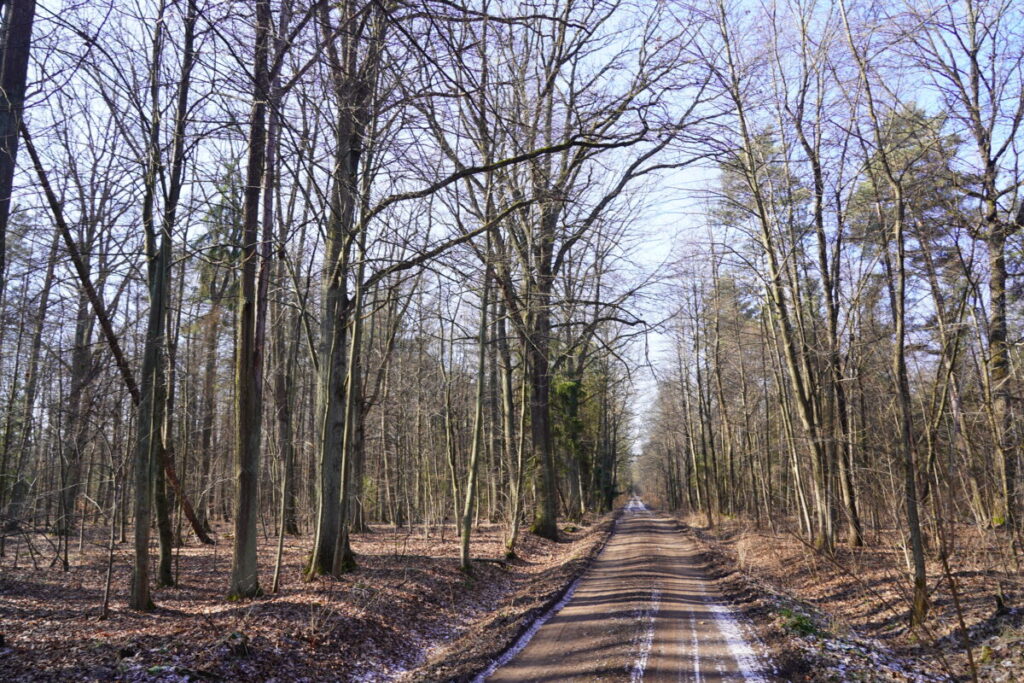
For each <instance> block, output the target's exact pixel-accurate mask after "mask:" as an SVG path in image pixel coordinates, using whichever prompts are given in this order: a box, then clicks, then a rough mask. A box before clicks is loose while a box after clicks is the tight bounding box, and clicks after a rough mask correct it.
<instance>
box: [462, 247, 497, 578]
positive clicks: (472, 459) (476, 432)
mask: <svg viewBox="0 0 1024 683" xmlns="http://www.w3.org/2000/svg"><path fill="white" fill-rule="evenodd" d="M489 241H490V239H489V238H488V242H489ZM487 251H488V253H490V249H488V250H487ZM490 287H491V279H490V277H488V276H487V275H486V274H485V275H484V291H483V296H482V300H481V303H480V333H479V336H478V344H479V349H478V351H479V356H478V360H477V371H476V404H475V409H474V413H473V445H472V447H471V450H470V454H469V467H468V471H467V473H466V496H465V498H466V500H465V504H464V505H463V507H462V525H461V532H462V538H461V544H460V553H459V566H460V567H461V569H462V571H464V572H467V573H468V572H472V570H473V564H472V559H471V558H470V556H469V539H470V535H471V534H472V531H473V505H474V503H475V496H476V487H477V470H478V467H479V461H480V449H481V448H482V445H483V431H484V385H485V384H486V381H485V380H486V373H487V324H488V323H487V309H488V307H489V306H490V294H491V290H490Z"/></svg>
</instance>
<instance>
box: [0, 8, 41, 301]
mask: <svg viewBox="0 0 1024 683" xmlns="http://www.w3.org/2000/svg"><path fill="white" fill-rule="evenodd" d="M5 4H9V7H8V8H7V12H6V17H5V18H6V21H5V22H4V25H3V27H2V28H0V31H2V35H0V40H2V41H3V42H2V44H0V293H2V291H3V290H5V289H6V288H7V224H8V221H9V219H10V215H11V192H12V190H13V188H14V169H15V165H16V161H17V157H18V128H19V127H20V125H21V115H22V111H23V109H24V106H25V82H26V79H27V77H28V61H29V52H30V50H31V45H32V21H33V19H34V18H35V14H36V3H35V0H9V3H5ZM2 299H3V296H0V300H2Z"/></svg>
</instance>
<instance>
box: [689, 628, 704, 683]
mask: <svg viewBox="0 0 1024 683" xmlns="http://www.w3.org/2000/svg"><path fill="white" fill-rule="evenodd" d="M690 646H691V647H692V648H693V680H694V683H701V682H702V681H703V680H704V677H703V676H701V673H700V636H698V635H697V618H696V617H695V616H694V615H693V612H692V611H691V612H690Z"/></svg>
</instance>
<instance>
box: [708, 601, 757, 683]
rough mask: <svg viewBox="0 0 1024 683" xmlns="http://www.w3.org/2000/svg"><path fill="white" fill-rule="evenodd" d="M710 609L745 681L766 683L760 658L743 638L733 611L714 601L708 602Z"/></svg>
mask: <svg viewBox="0 0 1024 683" xmlns="http://www.w3.org/2000/svg"><path fill="white" fill-rule="evenodd" d="M708 607H710V608H711V612H712V614H714V615H715V622H716V623H717V624H718V630H719V631H720V632H721V634H722V637H723V638H725V644H726V645H727V646H728V648H729V652H730V653H731V654H732V656H733V659H735V660H736V666H737V667H739V672H740V675H742V676H743V680H745V681H750V682H751V683H764V682H765V678H764V677H763V676H762V675H761V665H760V663H759V661H758V657H757V655H756V654H755V653H754V651H753V649H751V647H750V645H748V644H747V641H746V639H745V638H744V637H743V632H742V631H741V630H740V624H739V622H738V621H736V618H735V617H734V616H733V615H732V611H731V610H729V609H728V608H727V607H723V606H722V605H720V604H718V603H717V602H715V601H713V600H710V601H708Z"/></svg>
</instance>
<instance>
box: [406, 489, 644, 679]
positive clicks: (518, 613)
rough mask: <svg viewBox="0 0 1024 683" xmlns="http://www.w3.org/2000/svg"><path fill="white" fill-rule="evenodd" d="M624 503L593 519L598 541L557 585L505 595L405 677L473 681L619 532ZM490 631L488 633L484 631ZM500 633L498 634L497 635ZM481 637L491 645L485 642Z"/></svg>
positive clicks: (566, 568) (565, 567) (564, 568)
mask: <svg viewBox="0 0 1024 683" xmlns="http://www.w3.org/2000/svg"><path fill="white" fill-rule="evenodd" d="M623 510H624V508H623V507H619V508H616V509H615V510H613V511H612V512H609V513H607V514H605V515H604V516H603V517H601V518H600V519H599V520H597V521H596V522H595V523H594V526H595V527H596V531H595V533H596V534H597V535H598V540H597V541H596V542H595V543H594V544H593V545H592V546H590V547H589V548H588V549H587V550H586V552H585V553H583V554H581V555H578V556H576V557H572V558H570V559H569V560H567V561H566V562H565V563H563V564H562V565H560V566H559V567H558V568H557V569H556V570H555V571H557V572H558V573H559V577H558V581H557V585H556V586H555V587H554V588H552V589H550V590H547V591H545V592H544V593H543V594H541V595H539V596H537V595H530V593H531V592H532V591H531V587H530V586H527V587H526V588H524V589H522V590H520V591H517V592H516V593H514V594H511V595H508V596H506V598H505V599H504V600H502V602H501V603H500V604H498V605H496V606H495V607H494V609H493V610H491V611H490V612H488V613H487V614H486V615H485V616H483V617H482V618H480V619H478V620H477V621H476V622H474V623H473V624H472V625H471V626H470V627H469V628H468V629H467V630H466V631H465V632H464V633H463V634H462V635H460V636H459V637H458V638H456V639H455V640H454V641H452V642H451V643H449V644H447V645H446V646H445V647H444V648H443V649H442V650H440V651H439V652H437V653H435V654H434V655H433V656H432V657H431V658H430V659H429V660H428V661H427V662H426V663H425V664H423V665H422V666H420V667H417V668H416V669H415V670H413V671H410V672H409V673H408V675H407V676H406V677H404V679H403V680H410V681H426V680H430V681H447V682H449V683H470V682H471V681H473V680H474V679H475V678H476V677H477V676H479V675H480V674H481V673H482V672H484V671H486V670H487V669H488V668H489V667H490V666H491V665H492V664H493V663H494V662H495V661H497V660H499V659H500V658H501V657H502V656H503V655H504V654H505V653H506V652H508V651H509V650H511V649H512V648H513V647H515V646H516V645H517V644H518V642H519V640H520V638H522V637H523V635H524V634H525V633H526V632H527V631H529V630H530V629H531V628H532V627H533V626H534V624H535V623H536V622H537V621H538V620H539V619H542V618H544V617H545V616H547V615H548V612H549V611H550V610H551V609H552V608H553V607H554V606H555V605H557V604H558V603H559V602H560V601H561V600H562V599H563V598H564V597H565V595H566V593H567V592H568V591H569V589H570V588H571V587H572V586H574V585H575V584H576V582H577V581H578V580H579V579H580V578H581V577H582V576H583V575H584V574H585V573H586V571H587V570H588V569H589V568H590V566H591V565H592V564H593V562H594V560H595V559H596V558H597V556H598V555H600V554H601V551H602V550H604V548H605V546H606V545H607V544H608V540H609V539H610V538H611V536H612V534H613V533H614V531H615V526H616V524H617V522H618V520H619V518H620V517H621V516H622V513H623ZM484 632H486V633H488V634H489V635H488V637H487V638H481V634H483V633H484ZM495 633H498V634H499V635H498V637H497V638H494V637H493V636H494V634H495ZM480 642H487V643H488V645H486V646H483V647H481V646H480V645H479V643H480Z"/></svg>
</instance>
